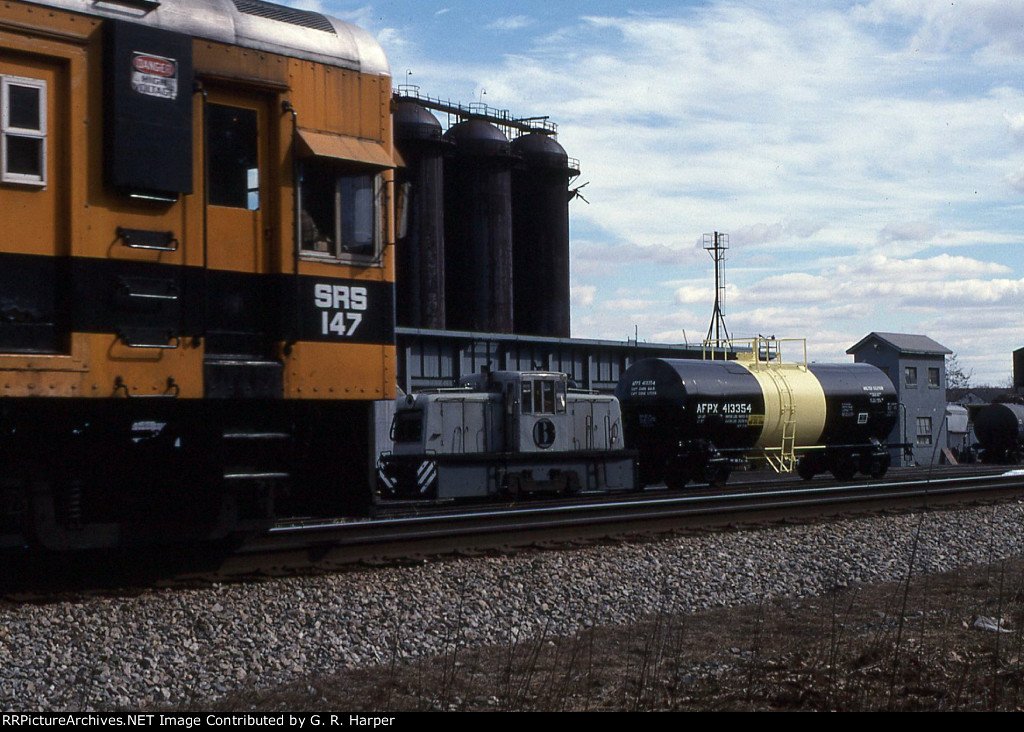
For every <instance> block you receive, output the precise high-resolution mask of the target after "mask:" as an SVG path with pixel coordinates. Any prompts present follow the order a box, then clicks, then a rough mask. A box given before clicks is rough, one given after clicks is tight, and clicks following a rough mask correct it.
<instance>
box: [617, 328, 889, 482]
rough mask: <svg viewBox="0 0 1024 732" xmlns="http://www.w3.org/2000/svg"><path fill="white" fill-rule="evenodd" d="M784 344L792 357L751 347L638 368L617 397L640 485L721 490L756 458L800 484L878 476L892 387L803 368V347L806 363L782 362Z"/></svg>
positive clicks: (854, 369)
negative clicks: (827, 477)
mask: <svg viewBox="0 0 1024 732" xmlns="http://www.w3.org/2000/svg"><path fill="white" fill-rule="evenodd" d="M796 343H797V344H798V345H797V347H798V348H799V344H803V341H796ZM784 344H785V345H787V347H788V348H792V347H793V342H792V341H787V340H783V339H764V338H756V339H752V340H750V341H749V342H746V343H745V344H744V346H745V347H744V348H742V349H737V350H736V351H735V353H736V358H735V360H702V361H698V360H680V359H644V360H642V361H638V362H637V363H635V364H633V365H632V366H631V367H630V368H629V369H627V370H626V372H625V373H624V374H623V375H622V378H621V379H620V380H619V384H618V386H617V387H616V390H615V394H616V396H618V398H619V400H620V401H621V403H622V410H623V414H624V421H625V428H626V437H627V445H628V446H629V447H632V448H634V449H636V450H638V452H639V453H640V466H639V470H640V482H641V484H643V485H647V484H651V483H658V482H665V483H666V484H667V485H668V486H669V487H670V488H679V487H682V486H685V485H686V484H687V483H688V482H689V481H691V480H692V481H697V482H706V483H711V484H720V483H724V482H726V480H728V477H729V473H730V472H731V471H732V470H733V469H734V468H735V467H737V466H745V465H746V463H747V460H748V458H750V457H755V456H756V457H759V458H761V459H763V460H765V461H767V462H768V463H769V464H770V465H771V466H772V467H773V468H775V469H776V470H777V471H779V472H790V471H792V470H794V469H795V470H796V471H797V473H798V474H799V475H800V476H801V477H803V478H805V479H811V478H813V477H814V476H815V475H817V474H819V473H823V472H826V471H829V472H831V473H832V474H833V475H834V476H835V477H836V478H837V479H839V480H849V479H850V478H853V477H854V476H855V475H856V474H857V473H858V472H861V473H864V474H866V475H870V476H872V477H881V476H882V475H884V474H885V472H886V471H887V470H888V468H889V464H890V457H889V453H888V452H887V450H886V447H885V445H884V444H882V441H883V440H884V439H885V438H886V436H887V435H888V434H889V433H890V432H891V431H892V428H893V426H894V425H895V423H896V419H897V414H898V409H899V404H898V401H897V398H896V391H895V389H894V388H893V386H892V383H891V382H890V381H889V378H888V377H887V376H886V375H885V374H884V373H883V372H882V371H881V370H879V369H877V368H875V367H874V366H869V365H867V364H808V363H807V358H806V345H805V344H803V354H804V355H803V358H802V359H798V360H794V361H785V360H783V358H782V354H781V351H782V347H783V345H784Z"/></svg>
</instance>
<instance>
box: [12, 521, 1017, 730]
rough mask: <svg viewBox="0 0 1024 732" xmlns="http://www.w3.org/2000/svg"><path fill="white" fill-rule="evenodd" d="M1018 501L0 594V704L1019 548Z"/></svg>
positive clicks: (205, 676) (383, 655) (339, 665)
mask: <svg viewBox="0 0 1024 732" xmlns="http://www.w3.org/2000/svg"><path fill="white" fill-rule="evenodd" d="M1022 525H1024V504H1021V503H1005V504H999V505H995V506H985V507H980V508H974V509H965V510H955V511H952V510H951V511H939V512H933V513H926V514H905V515H895V516H883V517H873V518H866V519H855V520H849V521H845V522H836V523H823V524H817V525H795V526H779V527H770V528H765V529H760V530H744V531H735V532H728V533H719V534H709V535H702V536H684V537H672V538H666V539H662V540H647V541H641V542H637V543H622V544H613V545H602V546H594V547H590V548H583V549H572V550H565V551H535V552H525V553H521V554H515V555H510V556H498V557H485V558H460V559H449V560H444V561H433V562H427V563H424V564H421V565H416V566H402V567H388V568H383V569H363V570H358V571H348V572H341V573H338V574H333V575H324V576H313V577H301V578H292V579H280V580H267V581H261V582H256V583H251V584H223V585H215V586H211V587H206V588H202V589H187V590H181V589H176V590H160V591H157V590H154V591H147V592H144V593H142V594H137V595H132V596H105V597H99V596H89V597H83V598H81V599H77V600H68V601H64V602H58V603H50V604H42V605H35V604H16V603H4V604H3V605H0V674H2V683H0V707H2V708H3V709H4V711H22V712H23V711H101V710H111V709H115V708H134V707H140V706H145V705H149V704H154V703H156V704H170V705H174V706H176V707H179V708H181V709H185V708H192V709H202V708H203V707H204V703H208V702H210V701H212V700H214V699H216V698H217V697H219V696H220V695H223V694H225V693H228V692H230V691H234V690H236V689H241V688H250V687H262V686H270V685H275V684H279V683H283V682H289V681H295V680H299V679H302V678H304V677H307V676H319V675H323V674H330V673H333V672H336V671H338V670H340V669H345V668H352V667H357V666H365V665H371V664H378V663H385V662H388V661H389V660H391V659H392V658H394V657H395V656H396V654H397V655H398V656H402V657H405V656H416V655H423V654H435V653H443V652H445V651H449V652H450V651H451V650H452V649H454V648H455V647H456V646H461V645H476V644H489V643H496V644H507V643H509V642H517V641H520V640H523V639H525V638H528V637H530V636H538V635H540V634H545V635H547V636H551V635H560V634H571V633H573V632H574V631H576V630H578V629H579V628H581V627H587V626H593V625H607V624H618V625H624V624H630V623H634V622H636V621H638V620H640V619H642V618H644V617H647V616H650V615H651V614H654V613H668V614H677V613H688V612H693V611H696V610H702V609H707V608H711V607H720V606H732V605H740V604H750V603H756V602H762V601H764V600H767V599H769V598H773V597H779V596H794V597H800V596H807V595H814V594H818V593H821V592H824V591H828V590H830V589H833V588H835V587H837V586H839V587H845V586H848V585H849V584H851V583H873V582H881V581H890V580H898V579H903V578H906V577H907V574H908V571H909V565H910V561H911V557H912V556H913V557H914V567H913V572H914V574H918V575H919V574H926V573H936V572H942V571H946V570H950V569H954V568H957V567H963V566H969V565H975V564H991V563H993V562H997V561H999V560H1001V559H1006V558H1011V557H1020V556H1024V531H1022Z"/></svg>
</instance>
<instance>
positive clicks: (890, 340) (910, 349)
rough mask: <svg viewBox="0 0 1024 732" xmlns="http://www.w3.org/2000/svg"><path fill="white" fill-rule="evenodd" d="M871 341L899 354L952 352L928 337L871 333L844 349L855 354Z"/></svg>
mask: <svg viewBox="0 0 1024 732" xmlns="http://www.w3.org/2000/svg"><path fill="white" fill-rule="evenodd" d="M872 339H875V340H879V341H881V342H882V343H884V344H886V345H887V346H889V347H890V348H892V349H894V350H896V351H898V352H899V353H916V354H924V355H929V356H932V355H943V356H945V355H948V354H951V353H952V351H951V350H949V349H948V348H946V347H945V346H944V345H942V344H941V343H937V342H935V341H933V340H932V339H931V338H929V337H928V336H923V335H913V334H910V333H879V332H878V331H872V332H871V333H868V334H867V335H866V336H864V337H863V338H861V339H860V340H859V341H857V343H855V344H854V345H852V346H850V347H849V348H847V349H846V352H847V353H856V352H857V351H859V350H860V349H861V348H863V347H864V346H865V345H866V344H867V343H868V342H869V341H871V340H872Z"/></svg>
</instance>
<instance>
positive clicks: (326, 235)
mask: <svg viewBox="0 0 1024 732" xmlns="http://www.w3.org/2000/svg"><path fill="white" fill-rule="evenodd" d="M300 176H301V178H300V182H299V196H300V199H301V209H302V210H301V216H302V253H303V255H304V256H307V257H309V258H324V259H330V260H336V261H339V262H351V263H356V264H377V263H378V262H379V261H380V251H381V215H380V211H381V191H382V185H381V176H380V175H379V173H377V172H376V171H368V170H366V169H365V168H363V169H358V168H354V167H353V166H347V165H345V164H344V163H340V162H338V161H336V160H333V159H330V158H307V159H305V160H303V161H302V163H301V170H300Z"/></svg>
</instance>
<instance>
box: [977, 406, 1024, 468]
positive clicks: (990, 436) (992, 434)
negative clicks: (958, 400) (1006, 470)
mask: <svg viewBox="0 0 1024 732" xmlns="http://www.w3.org/2000/svg"><path fill="white" fill-rule="evenodd" d="M974 434H975V436H976V437H977V438H978V444H979V445H980V446H981V449H982V452H981V459H982V461H983V462H986V463H1009V464H1012V465H1020V464H1021V463H1022V462H1024V405H1021V404H989V405H988V406H986V407H982V408H981V409H979V410H978V413H977V414H976V415H975V416H974Z"/></svg>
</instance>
